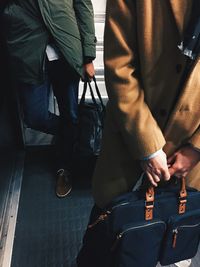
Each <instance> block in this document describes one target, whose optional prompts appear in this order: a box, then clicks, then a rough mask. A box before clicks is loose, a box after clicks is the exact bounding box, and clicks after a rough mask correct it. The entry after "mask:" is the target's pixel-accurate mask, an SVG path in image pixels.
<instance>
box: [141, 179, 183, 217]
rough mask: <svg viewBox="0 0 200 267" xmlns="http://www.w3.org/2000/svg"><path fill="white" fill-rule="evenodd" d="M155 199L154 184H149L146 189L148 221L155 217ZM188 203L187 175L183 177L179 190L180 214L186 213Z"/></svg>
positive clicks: (146, 215)
mask: <svg viewBox="0 0 200 267" xmlns="http://www.w3.org/2000/svg"><path fill="white" fill-rule="evenodd" d="M154 200H155V189H154V186H149V187H148V188H147V190H146V200H145V220H146V221H148V220H152V219H153V209H154ZM186 203H187V190H186V183H185V177H182V178H181V188H180V192H179V205H178V213H179V214H183V213H185V211H186Z"/></svg>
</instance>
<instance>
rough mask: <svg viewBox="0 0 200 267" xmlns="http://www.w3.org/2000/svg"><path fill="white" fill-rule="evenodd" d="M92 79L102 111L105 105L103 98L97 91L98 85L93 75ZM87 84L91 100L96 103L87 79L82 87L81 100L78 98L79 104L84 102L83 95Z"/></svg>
mask: <svg viewBox="0 0 200 267" xmlns="http://www.w3.org/2000/svg"><path fill="white" fill-rule="evenodd" d="M93 81H94V85H95V90H96V93H97V96H98V99H99V101H100V103H101V107H102V109H103V111H105V105H104V103H103V99H102V97H101V93H100V91H99V88H98V85H97V81H96V78H95V76H94V77H93ZM88 85H89V90H90V95H91V98H92V101H93V103H94V104H95V105H96V106H98V105H97V101H96V99H95V96H94V92H93V89H92V86H91V83H90V82H89V81H85V82H84V87H83V93H82V96H81V100H80V104H83V103H85V95H86V92H87V86H88Z"/></svg>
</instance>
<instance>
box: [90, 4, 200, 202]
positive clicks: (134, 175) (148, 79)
mask: <svg viewBox="0 0 200 267" xmlns="http://www.w3.org/2000/svg"><path fill="white" fill-rule="evenodd" d="M191 8H192V0H178V1H177V0H162V1H161V0H135V1H133V0H107V12H106V25H105V39H104V40H105V42H104V44H105V54H104V57H105V78H106V88H107V92H108V96H109V103H108V106H107V118H106V122H105V131H104V138H103V144H102V152H101V155H100V157H99V160H98V162H97V166H96V170H95V173H94V177H93V195H94V199H95V202H96V203H97V205H98V206H100V207H104V206H105V205H106V204H108V203H109V201H111V199H112V198H113V197H115V196H118V195H120V194H122V193H124V192H127V191H129V190H131V189H132V187H133V186H134V184H135V183H136V181H137V179H138V178H139V177H140V175H141V169H140V164H139V160H140V159H142V158H143V157H145V156H148V155H150V154H151V153H154V152H155V151H157V150H159V149H160V148H164V151H165V152H166V153H167V155H170V154H172V153H173V152H174V151H175V150H176V149H177V148H178V147H179V146H181V145H182V144H185V143H188V142H190V143H192V144H193V145H194V146H195V147H197V148H200V60H199V59H198V60H196V62H194V65H193V68H192V70H191V71H190V74H189V75H188V78H187V79H186V81H185V82H184V83H183V82H182V81H183V76H185V75H184V70H185V66H186V57H185V56H183V55H182V54H181V52H180V50H179V49H178V47H177V46H178V44H180V41H181V40H182V37H183V33H184V30H185V29H186V27H187V25H188V21H189V19H190V15H191ZM187 181H188V184H189V185H190V186H194V187H196V188H198V189H200V163H199V164H198V165H197V166H196V167H195V168H194V169H193V171H192V172H190V175H189V176H188V177H187Z"/></svg>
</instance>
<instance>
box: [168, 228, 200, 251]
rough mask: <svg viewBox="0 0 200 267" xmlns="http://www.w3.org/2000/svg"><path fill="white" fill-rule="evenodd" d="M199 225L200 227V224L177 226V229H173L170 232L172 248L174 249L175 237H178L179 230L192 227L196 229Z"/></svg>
mask: <svg viewBox="0 0 200 267" xmlns="http://www.w3.org/2000/svg"><path fill="white" fill-rule="evenodd" d="M199 225H200V223H197V224H193V225H181V226H178V227H177V228H175V229H173V230H172V233H173V238H172V248H176V243H177V237H178V233H179V230H180V229H184V228H194V227H197V226H199Z"/></svg>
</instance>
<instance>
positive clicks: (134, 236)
mask: <svg viewBox="0 0 200 267" xmlns="http://www.w3.org/2000/svg"><path fill="white" fill-rule="evenodd" d="M165 229H166V224H165V222H163V221H158V220H155V221H151V222H145V223H141V224H126V225H125V226H124V227H123V228H122V229H121V231H120V233H119V234H118V235H117V237H116V240H115V242H114V244H113V246H112V248H111V250H112V252H113V254H114V255H113V259H114V263H113V265H112V266H114V267H130V266H137V267H155V266H156V264H157V261H158V255H159V252H160V246H161V243H162V239H163V236H164V232H165Z"/></svg>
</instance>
